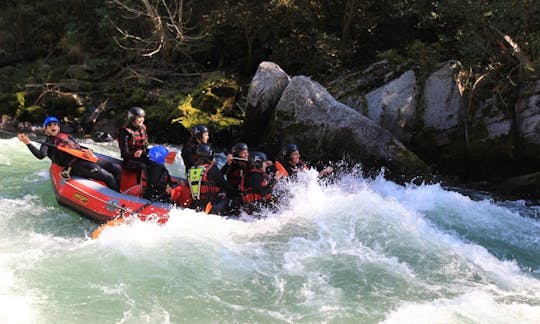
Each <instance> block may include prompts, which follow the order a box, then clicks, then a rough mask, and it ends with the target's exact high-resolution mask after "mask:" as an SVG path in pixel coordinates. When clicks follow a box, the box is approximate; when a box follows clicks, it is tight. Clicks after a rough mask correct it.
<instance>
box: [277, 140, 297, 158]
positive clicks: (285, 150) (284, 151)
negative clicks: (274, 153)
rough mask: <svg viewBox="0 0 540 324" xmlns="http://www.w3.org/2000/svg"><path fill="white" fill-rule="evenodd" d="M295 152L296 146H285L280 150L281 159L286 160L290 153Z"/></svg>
mask: <svg viewBox="0 0 540 324" xmlns="http://www.w3.org/2000/svg"><path fill="white" fill-rule="evenodd" d="M296 151H298V146H296V144H292V143H291V144H287V145H285V146H284V147H283V148H282V150H281V153H282V155H283V159H284V160H288V159H289V158H290V157H291V153H293V152H296Z"/></svg>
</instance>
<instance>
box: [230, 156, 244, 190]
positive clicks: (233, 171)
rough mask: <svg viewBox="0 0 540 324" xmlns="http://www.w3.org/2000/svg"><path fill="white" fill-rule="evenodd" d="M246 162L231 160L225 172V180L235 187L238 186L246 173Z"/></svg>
mask: <svg viewBox="0 0 540 324" xmlns="http://www.w3.org/2000/svg"><path fill="white" fill-rule="evenodd" d="M246 170H247V163H243V161H236V162H235V161H233V163H232V164H231V167H230V168H229V171H228V172H227V182H228V183H230V184H231V185H232V186H234V187H235V188H240V186H241V184H242V182H243V181H244V177H245V175H246Z"/></svg>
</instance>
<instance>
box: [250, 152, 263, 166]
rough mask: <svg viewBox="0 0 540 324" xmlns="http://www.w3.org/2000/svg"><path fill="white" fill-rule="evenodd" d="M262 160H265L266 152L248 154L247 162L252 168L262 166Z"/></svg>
mask: <svg viewBox="0 0 540 324" xmlns="http://www.w3.org/2000/svg"><path fill="white" fill-rule="evenodd" d="M263 162H266V154H264V153H263V152H254V153H253V154H251V155H250V156H249V163H251V166H252V167H254V168H257V169H260V168H262V164H263Z"/></svg>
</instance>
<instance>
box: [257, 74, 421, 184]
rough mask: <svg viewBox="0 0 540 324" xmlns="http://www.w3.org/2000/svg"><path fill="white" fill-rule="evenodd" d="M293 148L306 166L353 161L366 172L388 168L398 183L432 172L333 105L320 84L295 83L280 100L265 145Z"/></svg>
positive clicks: (387, 136)
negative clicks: (325, 162)
mask: <svg viewBox="0 0 540 324" xmlns="http://www.w3.org/2000/svg"><path fill="white" fill-rule="evenodd" d="M290 142H294V143H296V144H298V145H299V146H300V148H301V151H302V152H301V153H302V154H303V155H304V156H305V157H306V158H307V159H308V160H312V161H314V160H333V161H338V160H341V159H343V158H349V159H351V160H352V161H355V162H361V163H362V165H363V166H364V167H365V168H368V169H373V168H375V169H377V170H379V169H380V167H386V168H387V170H389V171H390V173H389V175H390V176H392V177H393V178H394V179H396V180H399V178H400V177H401V179H402V180H410V179H411V178H412V177H415V176H418V175H426V174H427V172H428V168H427V167H426V165H425V164H424V163H423V162H422V161H421V160H420V159H419V158H418V157H417V156H416V155H415V154H414V153H412V152H410V151H409V150H407V149H406V148H405V146H404V145H403V144H402V143H401V142H399V141H398V140H397V139H396V138H395V137H394V136H392V134H391V133H390V132H388V131H387V130H385V129H383V128H381V127H380V126H378V125H377V124H376V123H375V122H373V121H372V120H370V119H369V118H367V117H365V116H363V115H362V114H360V113H359V112H357V111H356V110H354V109H352V108H350V107H348V106H346V105H344V104H342V103H340V102H338V101H337V100H335V99H334V98H333V97H332V96H331V95H330V94H329V93H328V91H327V90H326V89H325V88H324V87H322V86H321V85H320V84H319V83H317V82H315V81H313V80H311V79H310V78H308V77H306V76H296V77H293V78H292V79H291V80H290V82H289V84H288V86H287V87H286V88H285V91H284V92H283V95H282V96H281V99H280V100H279V102H278V104H277V106H276V109H275V116H274V119H273V122H272V123H271V129H270V132H269V133H268V138H267V144H268V145H270V146H272V147H274V148H275V149H276V150H277V149H278V148H279V147H280V146H281V145H283V144H285V143H290Z"/></svg>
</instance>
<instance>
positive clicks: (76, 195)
mask: <svg viewBox="0 0 540 324" xmlns="http://www.w3.org/2000/svg"><path fill="white" fill-rule="evenodd" d="M73 197H74V198H75V199H77V200H78V201H80V202H82V203H83V204H87V203H88V197H86V196H83V195H81V194H80V193H78V192H76V193H74V194H73Z"/></svg>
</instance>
